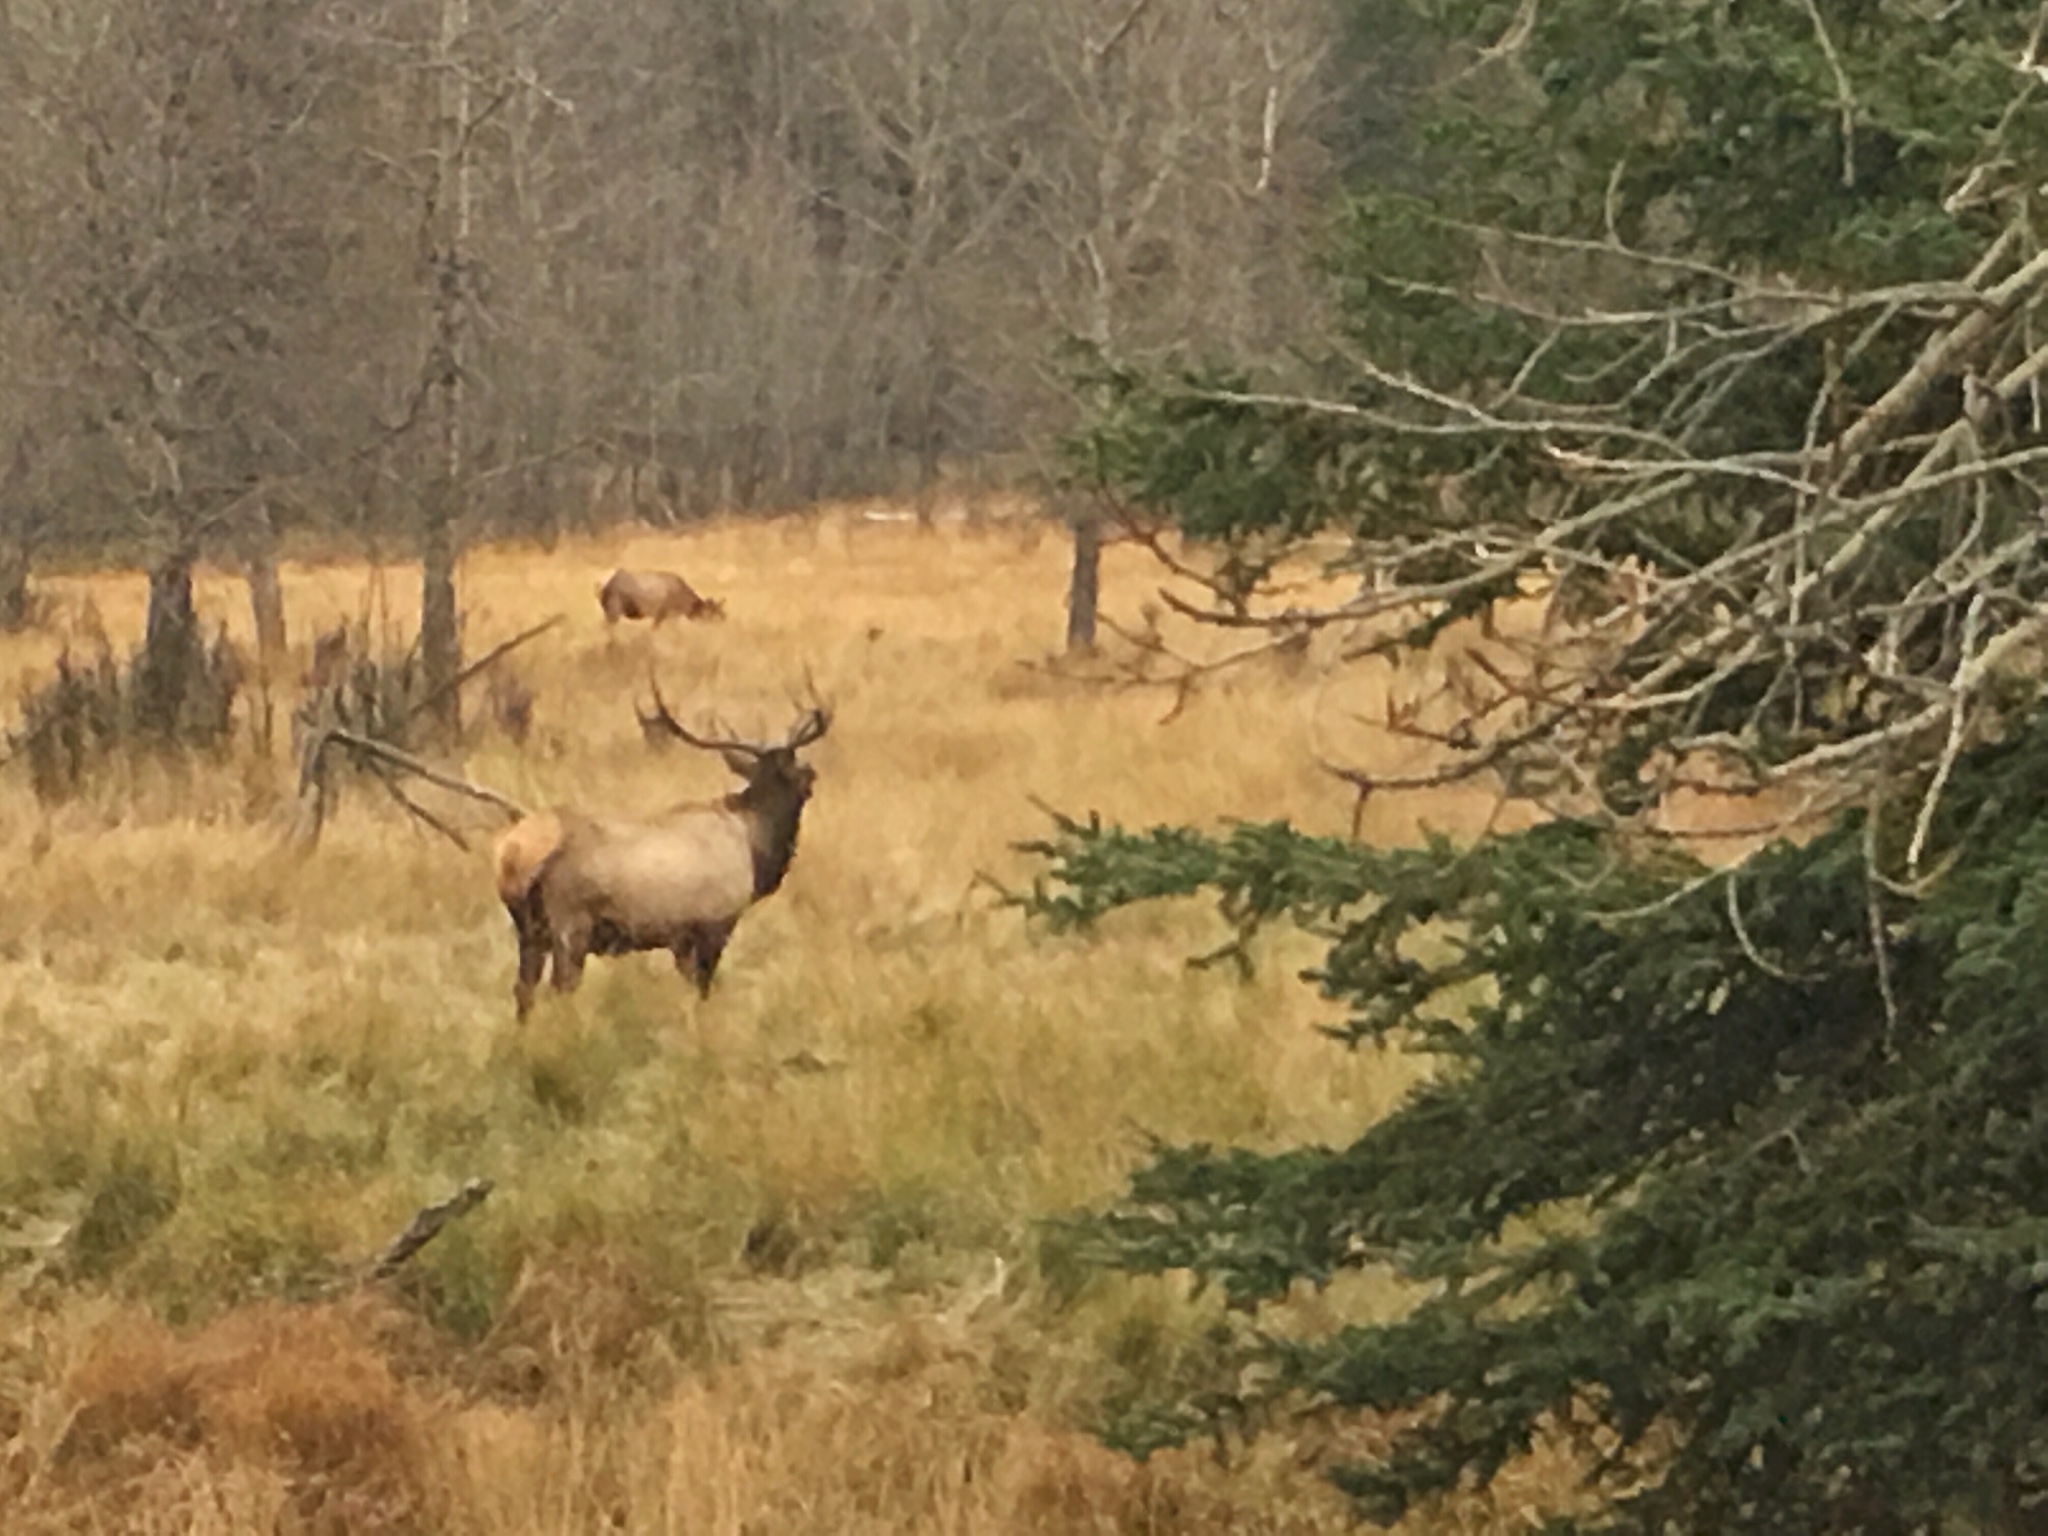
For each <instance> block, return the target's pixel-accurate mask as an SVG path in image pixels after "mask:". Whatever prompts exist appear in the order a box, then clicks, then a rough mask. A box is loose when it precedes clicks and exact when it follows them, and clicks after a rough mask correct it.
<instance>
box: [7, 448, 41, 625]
mask: <svg viewBox="0 0 2048 1536" xmlns="http://www.w3.org/2000/svg"><path fill="white" fill-rule="evenodd" d="M29 494H30V489H29V437H28V434H26V433H24V434H22V436H21V437H19V438H17V439H16V440H15V444H14V462H13V464H12V465H11V466H10V467H9V469H8V470H7V472H6V473H5V474H0V631H11V630H17V629H22V628H25V627H26V626H27V624H28V612H29V608H28V568H29V562H30V559H31V557H32V556H33V554H34V552H35V534H36V528H37V525H38V522H39V521H40V519H39V518H38V516H37V514H36V513H35V512H34V511H32V510H31V509H30V507H29V504H28V501H27V497H28V496H29Z"/></svg>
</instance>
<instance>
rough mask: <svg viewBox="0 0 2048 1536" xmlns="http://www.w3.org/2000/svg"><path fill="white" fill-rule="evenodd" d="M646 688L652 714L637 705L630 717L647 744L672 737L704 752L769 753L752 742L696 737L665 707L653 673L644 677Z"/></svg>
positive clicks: (757, 754) (659, 685)
mask: <svg viewBox="0 0 2048 1536" xmlns="http://www.w3.org/2000/svg"><path fill="white" fill-rule="evenodd" d="M647 685H648V687H650V688H651V689H653V690H654V713H653V714H651V715H650V714H648V713H646V712H645V711H644V710H642V709H641V708H640V707H639V706H638V705H637V704H636V705H634V706H633V713H634V714H635V715H637V716H639V718H640V729H641V730H642V731H644V732H645V733H646V734H647V737H648V739H649V740H652V739H654V737H655V735H656V733H660V734H663V735H668V736H673V737H675V738H676V740H678V741H683V742H687V743H689V744H690V745H691V746H693V747H701V748H703V750H705V751H706V752H745V753H748V754H750V755H752V756H754V757H759V756H760V755H761V754H762V753H764V752H766V751H767V750H768V748H766V747H763V746H758V745H756V744H755V743H753V742H751V741H740V740H738V739H736V738H734V739H725V738H721V737H717V736H699V735H697V734H696V733H695V732H694V731H691V730H689V729H688V728H687V727H685V726H684V725H683V724H682V722H681V721H679V720H677V719H676V717H675V716H674V715H673V714H671V713H670V712H669V707H668V704H667V702H666V701H665V700H664V699H663V698H662V696H661V684H660V682H659V681H658V680H657V679H656V678H655V676H654V673H653V671H652V670H650V671H649V672H648V674H647Z"/></svg>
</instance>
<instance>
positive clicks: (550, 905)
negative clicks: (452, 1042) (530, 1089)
mask: <svg viewBox="0 0 2048 1536" xmlns="http://www.w3.org/2000/svg"><path fill="white" fill-rule="evenodd" d="M635 713H637V714H639V716H640V725H641V728H642V729H643V730H644V731H646V732H647V733H648V735H649V737H650V739H653V738H657V737H659V738H673V739H675V740H678V741H682V742H686V743H688V744H689V745H690V746H693V747H698V748H701V749H702V750H704V751H706V752H716V753H718V754H719V755H720V756H721V757H723V758H724V759H725V765H726V766H727V767H728V768H730V769H731V770H732V771H733V772H734V773H735V774H737V775H738V776H739V777H740V778H741V779H742V780H743V781H744V783H743V785H742V787H741V788H740V789H738V790H736V791H734V792H733V793H731V794H729V795H726V796H724V797H723V798H721V799H717V800H708V801H697V802H692V803H689V804H685V805H679V806H677V807H676V808H674V809H673V810H671V811H668V812H666V813H664V814H662V815H659V816H656V817H654V818H653V819H651V820H647V821H626V820H620V819H615V818H611V817H603V816H591V815H586V814H584V813H582V812H580V811H574V810H567V809H563V810H553V811H542V812H538V813H536V814H534V815H531V816H528V817H525V818H524V819H523V820H521V821H519V822H517V823H515V824H514V825H513V826H512V827H511V828H509V829H508V830H507V831H506V832H505V834H504V835H503V836H502V837H501V838H499V840H498V847H497V876H498V897H499V899H500V900H501V901H503V902H504V903H505V909H506V911H508V912H509V913H511V915H512V926H513V929H514V931H515V932H516V933H517V934H518V936H519V980H518V984H517V985H516V986H515V988H514V989H513V996H514V998H515V1000H516V1002H517V1005H518V1010H519V1017H520V1018H521V1019H524V1018H525V1017H526V1015H527V1012H528V1010H529V1009H531V1008H532V1006H533V995H534V991H535V989H536V988H537V987H538V986H539V985H540V979H541V972H542V971H543V970H544V969H546V968H547V966H548V963H549V961H550V959H552V961H553V964H554V973H553V981H554V986H555V990H556V991H558V992H573V991H575V990H576V985H577V983H578V982H579V981H580V980H582V977H583V962H584V960H585V959H586V958H587V957H588V956H590V955H623V954H636V953H641V952H645V951H649V950H658V949H665V950H667V951H668V952H669V953H670V954H672V955H673V956H675V962H676V969H677V970H678V971H680V972H681V973H682V974H683V975H685V976H688V977H689V978H690V979H691V980H692V981H694V982H695V983H696V985H697V995H698V996H699V997H704V996H707V995H708V994H709V993H710V991H711V978H712V976H713V974H714V973H715V972H716V971H717V969H718V959H719V956H720V955H721V954H723V953H724V951H725V945H726V941H727V940H728V939H730V938H731V937H732V931H733V928H734V925H736V924H737V923H738V922H739V920H740V917H741V916H742V915H743V914H744V913H745V912H746V910H747V908H749V907H751V906H752V905H753V904H754V903H755V902H757V901H760V900H761V899H762V898H764V897H767V896H772V895H773V894H774V893H775V892H776V891H777V890H778V889H779V888H780V887H781V885H782V880H783V877H784V876H785V875H786V874H787V873H788V872H789V863H790V860H791V859H792V858H793V857H795V854H796V839H797V830H798V827H799V825H800V824H801V822H802V820H803V814H804V804H805V802H806V801H808V800H809V799H810V798H811V786H812V784H813V783H814V782H815V780H816V777H817V776H816V774H815V772H814V771H813V770H812V769H811V767H810V766H809V765H808V764H807V763H804V762H802V761H800V760H799V759H798V757H797V754H798V753H799V752H801V751H802V750H803V749H804V748H805V747H808V746H809V745H811V743H813V742H815V741H817V740H818V738H819V737H821V736H823V735H824V734H825V732H826V730H827V729H828V728H829V727H830V726H831V723H832V716H831V713H830V712H829V711H828V710H826V709H824V708H822V707H815V706H814V707H812V708H810V709H808V710H807V711H806V712H805V713H804V715H803V716H802V718H800V719H799V720H798V721H797V723H796V726H795V727H794V728H793V729H792V730H791V731H790V733H789V734H788V736H787V737H785V738H784V739H783V740H782V741H781V742H780V743H778V744H775V745H772V746H765V745H759V744H756V743H753V742H746V741H737V740H726V739H720V738H715V737H706V736H698V735H695V734H693V733H692V732H690V731H689V730H687V729H685V728H684V727H683V726H682V725H680V724H678V723H677V721H676V718H675V716H674V715H672V714H670V713H669V709H668V706H667V705H666V704H665V703H663V702H662V697H661V690H660V689H659V688H658V687H657V688H656V689H655V690H654V712H653V713H652V714H648V713H645V712H642V711H639V710H638V709H637V708H636V710H635Z"/></svg>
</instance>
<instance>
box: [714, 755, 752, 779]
mask: <svg viewBox="0 0 2048 1536" xmlns="http://www.w3.org/2000/svg"><path fill="white" fill-rule="evenodd" d="M718 755H719V756H720V757H722V758H724V759H725V766H726V767H728V768H730V769H731V770H732V771H733V772H734V773H736V774H738V775H739V776H740V777H741V778H743V779H745V778H751V777H752V776H753V772H754V765H755V763H757V762H758V761H760V759H758V758H755V757H752V756H750V755H748V754H747V753H745V752H721V753H719V754H718Z"/></svg>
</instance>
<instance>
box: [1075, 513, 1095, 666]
mask: <svg viewBox="0 0 2048 1536" xmlns="http://www.w3.org/2000/svg"><path fill="white" fill-rule="evenodd" d="M1068 521H1069V523H1070V525H1071V526H1072V528H1073V530H1074V569H1073V573H1072V574H1071V575H1070V576H1069V577H1068V579H1067V654H1068V655H1070V656H1071V655H1074V654H1076V653H1077V652H1082V651H1092V650H1093V649H1095V609H1096V605H1097V602H1098V601H1099V599H1100V597H1101V593H1102V515H1101V514H1100V513H1099V512H1097V511H1095V510H1094V509H1093V508H1089V509H1087V510H1085V511H1081V512H1077V513H1075V514H1074V515H1073V516H1072V517H1070V518H1069V519H1068Z"/></svg>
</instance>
